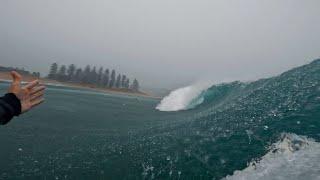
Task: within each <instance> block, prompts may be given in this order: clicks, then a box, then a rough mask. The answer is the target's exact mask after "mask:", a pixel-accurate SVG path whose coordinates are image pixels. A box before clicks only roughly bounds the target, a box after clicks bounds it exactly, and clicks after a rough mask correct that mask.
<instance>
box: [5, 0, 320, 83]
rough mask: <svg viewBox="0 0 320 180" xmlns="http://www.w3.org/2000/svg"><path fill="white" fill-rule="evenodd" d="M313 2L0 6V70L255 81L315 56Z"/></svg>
mask: <svg viewBox="0 0 320 180" xmlns="http://www.w3.org/2000/svg"><path fill="white" fill-rule="evenodd" d="M319 9H320V1H319V0H304V1H302V0H27V1H26V0H0V26H1V27H0V64H1V65H6V66H18V67H26V68H27V69H30V70H32V71H40V72H42V73H44V72H47V71H48V66H49V64H50V63H52V62H58V63H60V64H62V63H64V64H70V63H75V64H77V65H81V66H85V65H86V64H90V65H96V66H100V65H102V66H105V67H109V68H115V69H116V70H119V71H120V72H127V73H128V75H129V76H130V77H137V78H138V79H140V80H141V82H142V84H143V85H145V86H154V87H173V86H180V85H182V84H188V83H192V82H194V81H197V80H203V79H209V80H213V81H216V82H219V81H225V80H235V79H240V80H253V79H257V78H261V77H267V76H271V75H276V74H278V73H280V72H283V71H285V70H288V69H290V68H292V67H295V66H298V65H302V64H305V63H307V62H310V61H311V60H312V59H315V58H318V57H320V11H319Z"/></svg>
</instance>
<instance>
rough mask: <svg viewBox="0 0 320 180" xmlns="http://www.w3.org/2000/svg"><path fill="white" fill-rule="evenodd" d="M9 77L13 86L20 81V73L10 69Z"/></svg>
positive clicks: (17, 84)
mask: <svg viewBox="0 0 320 180" xmlns="http://www.w3.org/2000/svg"><path fill="white" fill-rule="evenodd" d="M10 74H11V77H12V85H13V86H19V85H20V83H21V79H22V77H21V75H20V74H19V73H17V72H16V71H11V73H10Z"/></svg>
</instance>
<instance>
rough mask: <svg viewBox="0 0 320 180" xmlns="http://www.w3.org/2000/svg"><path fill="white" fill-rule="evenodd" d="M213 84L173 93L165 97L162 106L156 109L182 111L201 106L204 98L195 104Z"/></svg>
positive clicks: (201, 84)
mask: <svg viewBox="0 0 320 180" xmlns="http://www.w3.org/2000/svg"><path fill="white" fill-rule="evenodd" d="M211 85H212V83H209V82H207V83H197V84H194V85H190V86H186V87H183V88H179V89H176V90H174V91H172V92H171V93H170V94H169V95H168V96H166V97H164V98H163V99H162V100H161V102H160V104H158V106H157V107H156V109H158V110H159V111H180V110H187V109H191V108H194V107H195V106H197V105H199V104H201V103H202V102H203V101H204V98H200V99H198V100H197V101H196V102H193V101H194V99H196V98H197V97H198V96H200V95H201V93H202V92H203V91H205V90H207V89H208V88H209V87H210V86H211Z"/></svg>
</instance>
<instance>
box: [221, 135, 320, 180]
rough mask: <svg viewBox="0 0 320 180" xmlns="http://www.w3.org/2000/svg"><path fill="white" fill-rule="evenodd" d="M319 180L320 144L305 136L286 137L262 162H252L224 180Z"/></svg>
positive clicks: (283, 137) (275, 145)
mask: <svg viewBox="0 0 320 180" xmlns="http://www.w3.org/2000/svg"><path fill="white" fill-rule="evenodd" d="M288 179H290V180H301V179H303V180H319V179H320V143H318V142H315V141H314V140H312V139H308V138H307V137H304V136H298V135H295V134H283V135H282V140H280V141H279V142H277V143H275V144H274V145H273V146H272V148H271V149H270V151H269V152H268V153H267V154H266V155H265V156H263V157H262V159H261V160H260V161H259V162H255V163H250V165H249V166H248V167H247V168H246V169H244V170H242V171H235V172H234V174H233V175H232V176H227V177H226V178H224V180H288Z"/></svg>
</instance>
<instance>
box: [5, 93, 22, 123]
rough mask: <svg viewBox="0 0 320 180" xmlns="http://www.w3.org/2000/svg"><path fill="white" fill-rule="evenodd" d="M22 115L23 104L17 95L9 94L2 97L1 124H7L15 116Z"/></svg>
mask: <svg viewBox="0 0 320 180" xmlns="http://www.w3.org/2000/svg"><path fill="white" fill-rule="evenodd" d="M19 114H21V103H20V100H19V99H18V98H17V96H16V95H14V94H13V93H8V94H6V95H4V96H3V97H0V124H1V125H4V124H7V123H8V122H9V121H10V120H11V119H12V118H13V117H14V116H18V115H19Z"/></svg>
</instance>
